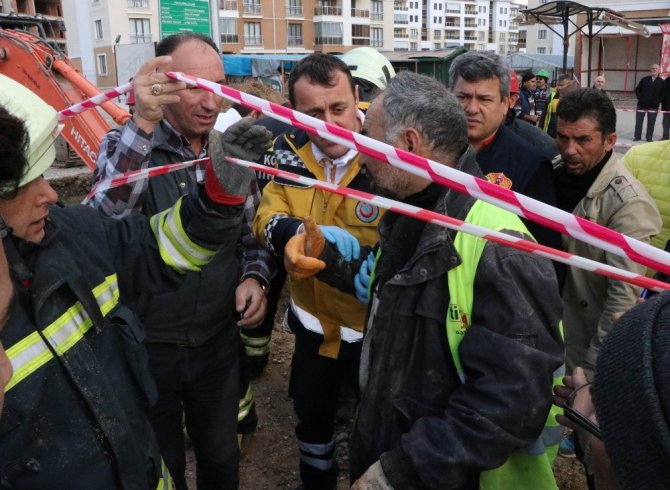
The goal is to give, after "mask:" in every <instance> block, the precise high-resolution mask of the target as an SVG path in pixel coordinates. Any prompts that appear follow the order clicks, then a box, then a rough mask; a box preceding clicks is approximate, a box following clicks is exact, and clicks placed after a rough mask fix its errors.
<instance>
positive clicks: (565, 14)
mask: <svg viewBox="0 0 670 490" xmlns="http://www.w3.org/2000/svg"><path fill="white" fill-rule="evenodd" d="M561 8H562V9H563V11H562V12H561V13H562V15H563V74H566V73H567V72H568V48H569V47H570V36H569V35H568V25H569V24H568V21H569V20H570V17H569V9H570V8H569V7H568V5H567V4H566V3H563V4H562V5H561Z"/></svg>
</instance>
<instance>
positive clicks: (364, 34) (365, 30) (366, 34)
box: [351, 24, 370, 46]
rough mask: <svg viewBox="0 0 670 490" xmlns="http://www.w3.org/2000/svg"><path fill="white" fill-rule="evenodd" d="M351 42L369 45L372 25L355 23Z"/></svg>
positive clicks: (352, 28)
mask: <svg viewBox="0 0 670 490" xmlns="http://www.w3.org/2000/svg"><path fill="white" fill-rule="evenodd" d="M351 43H352V44H353V45H354V46H369V45H370V26H365V25H359V24H353V25H352V26H351Z"/></svg>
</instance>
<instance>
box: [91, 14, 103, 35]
mask: <svg viewBox="0 0 670 490" xmlns="http://www.w3.org/2000/svg"><path fill="white" fill-rule="evenodd" d="M93 30H94V31H95V38H96V39H102V20H100V19H98V20H95V21H93Z"/></svg>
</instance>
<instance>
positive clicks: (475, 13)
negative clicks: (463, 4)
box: [465, 8, 477, 15]
mask: <svg viewBox="0 0 670 490" xmlns="http://www.w3.org/2000/svg"><path fill="white" fill-rule="evenodd" d="M465 15H477V10H476V9H468V8H466V9H465Z"/></svg>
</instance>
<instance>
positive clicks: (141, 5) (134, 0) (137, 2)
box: [8, 0, 149, 9]
mask: <svg viewBox="0 0 670 490" xmlns="http://www.w3.org/2000/svg"><path fill="white" fill-rule="evenodd" d="M8 3H9V4H10V5H11V3H12V2H8ZM128 8H129V9H148V8H149V0H128Z"/></svg>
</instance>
